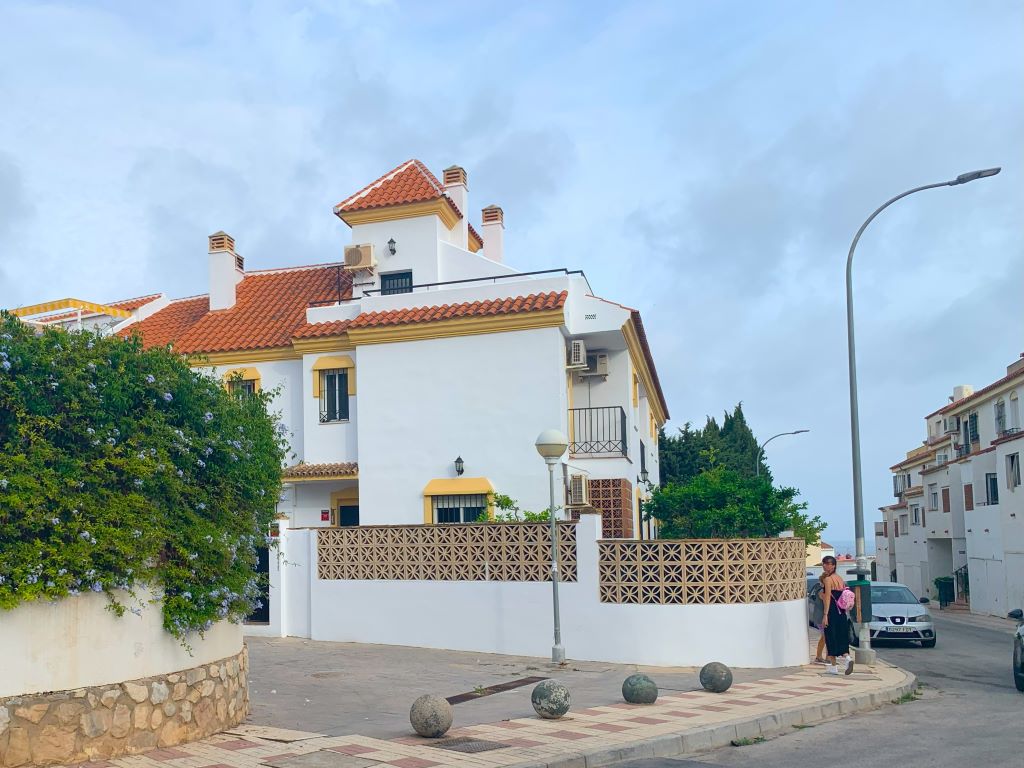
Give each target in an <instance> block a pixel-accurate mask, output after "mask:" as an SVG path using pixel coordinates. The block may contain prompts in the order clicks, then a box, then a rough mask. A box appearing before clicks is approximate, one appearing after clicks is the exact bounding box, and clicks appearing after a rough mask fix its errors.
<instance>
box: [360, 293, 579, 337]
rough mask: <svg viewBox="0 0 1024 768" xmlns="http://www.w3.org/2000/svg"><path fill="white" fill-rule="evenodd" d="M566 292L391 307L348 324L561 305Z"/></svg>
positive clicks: (450, 317)
mask: <svg viewBox="0 0 1024 768" xmlns="http://www.w3.org/2000/svg"><path fill="white" fill-rule="evenodd" d="M567 295H568V292H567V291H562V292H561V293H555V292H554V291H551V292H550V293H536V294H531V295H529V296H515V297H512V298H508V299H488V300H486V301H472V302H469V301H467V302H463V303H461V304H442V305H440V306H433V307H412V308H402V309H392V310H388V311H386V312H363V313H362V314H360V315H359V316H358V317H356V319H355V320H353V321H352V322H351V324H350V325H349V328H379V327H382V326H389V325H409V324H412V323H432V322H437V321H439V320H454V319H456V318H460V317H486V316H493V315H515V314H519V313H521V312H540V311H544V310H549V309H561V308H562V307H564V306H565V299H566V296H567Z"/></svg>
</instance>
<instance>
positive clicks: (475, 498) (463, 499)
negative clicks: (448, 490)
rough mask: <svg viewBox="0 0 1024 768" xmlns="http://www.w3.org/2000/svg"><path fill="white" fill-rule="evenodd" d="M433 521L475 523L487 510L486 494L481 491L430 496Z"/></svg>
mask: <svg viewBox="0 0 1024 768" xmlns="http://www.w3.org/2000/svg"><path fill="white" fill-rule="evenodd" d="M430 501H431V507H432V508H433V510H434V522H435V523H475V522H476V521H477V520H479V519H480V516H481V515H483V514H484V513H485V512H486V511H487V496H486V495H485V494H482V493H476V494H461V495H458V496H431V497H430Z"/></svg>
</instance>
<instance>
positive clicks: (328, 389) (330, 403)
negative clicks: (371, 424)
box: [318, 368, 348, 424]
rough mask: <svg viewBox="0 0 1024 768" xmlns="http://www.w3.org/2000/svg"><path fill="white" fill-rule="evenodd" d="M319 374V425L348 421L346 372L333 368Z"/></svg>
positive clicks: (342, 369) (343, 369) (345, 370)
mask: <svg viewBox="0 0 1024 768" xmlns="http://www.w3.org/2000/svg"><path fill="white" fill-rule="evenodd" d="M318 373H319V374H320V423H321V424H328V423H330V422H332V421H348V370H347V369H345V368H333V369H329V370H326V371H319V372H318Z"/></svg>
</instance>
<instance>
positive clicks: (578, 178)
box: [0, 0, 1024, 541]
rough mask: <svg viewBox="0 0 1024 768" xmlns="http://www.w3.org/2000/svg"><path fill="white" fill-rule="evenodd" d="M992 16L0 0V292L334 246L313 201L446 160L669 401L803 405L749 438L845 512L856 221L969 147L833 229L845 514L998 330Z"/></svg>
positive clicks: (999, 196)
mask: <svg viewBox="0 0 1024 768" xmlns="http://www.w3.org/2000/svg"><path fill="white" fill-rule="evenodd" d="M1022 44H1024V6H1022V5H1021V4H1020V3H1016V2H1011V0H1006V2H977V1H974V2H970V3H967V2H951V1H948V2H934V1H933V2H919V3H914V2H902V3H892V2H878V3H871V2H859V3H838V2H821V3H808V2H793V3H785V2H756V3H755V2H752V1H748V2H697V1H695V0H694V1H690V2H682V1H679V2H666V3H658V2H646V3H635V4H627V3H612V2H608V3H603V2H594V1H593V0H589V1H588V2H580V3H568V2H565V3H561V2H544V3H540V2H538V3H526V2H523V3H499V2H469V1H467V2H452V3H444V2H429V3H427V2H407V3H403V2H384V1H381V2H350V3H344V2H330V1H328V0H323V1H322V2H307V3H304V4H298V3H296V4H288V3H284V2H266V3H232V2H226V1H225V2H208V1H207V2H201V3H199V2H197V3H187V2H172V3H163V4H154V3H126V2H113V1H111V2H95V3H60V2H50V3H45V2H31V3H29V2H25V3H20V2H11V0H0V307H2V306H6V307H10V306H15V305H18V304H27V303H33V302H36V301H42V300H46V299H51V298H58V297H62V296H68V295H73V296H77V297H81V298H87V299H93V300H100V301H106V300H113V299H119V298H125V297H130V296H135V295H139V294H144V293H150V292H156V291H164V292H167V293H169V294H171V295H172V296H185V295H192V294H197V293H203V292H205V291H206V236H207V235H208V234H209V233H210V232H213V231H215V230H217V229H225V230H227V231H229V232H231V233H232V234H233V235H234V236H235V238H236V241H237V243H238V248H239V250H240V252H242V253H243V254H244V255H245V257H246V263H247V265H249V266H250V267H253V268H263V267H272V266H283V265H296V264H308V263H316V262H324V261H334V260H337V259H338V258H339V257H340V254H341V248H342V245H343V244H344V243H345V242H347V240H348V233H347V230H346V228H345V227H344V225H343V224H341V222H339V221H338V220H337V219H335V218H334V217H333V216H332V215H331V206H332V204H334V203H336V202H337V201H339V200H341V199H343V198H344V197H346V196H347V195H348V194H350V193H351V192H353V191H355V190H356V189H358V188H360V187H361V186H362V185H363V184H365V183H366V182H368V181H370V180H372V179H373V178H376V176H378V175H379V174H381V173H383V172H384V171H386V170H388V169H390V168H392V167H394V166H395V165H398V164H399V163H401V162H402V161H404V160H406V159H408V158H410V157H417V158H420V159H421V160H423V161H424V162H426V163H427V164H428V165H429V166H430V167H431V168H433V169H435V171H439V170H440V169H441V168H443V167H445V166H447V165H449V164H451V163H458V164H460V165H463V166H464V167H465V168H466V169H467V171H468V173H469V181H470V200H471V204H472V207H473V209H474V210H477V209H479V208H480V207H482V206H484V205H486V204H488V203H498V204H500V205H501V206H502V207H503V208H504V210H505V217H506V226H507V232H506V254H507V259H508V261H509V262H510V263H511V264H512V265H513V266H516V267H518V268H521V269H523V270H531V269H543V268H548V267H554V266H563V265H564V266H569V267H573V268H582V269H584V270H585V271H586V273H587V275H588V277H589V278H590V281H591V284H592V285H593V286H594V288H595V290H596V291H598V292H599V293H602V294H604V295H606V296H608V297H611V298H614V299H616V300H619V301H621V302H623V303H626V304H630V305H633V306H636V307H639V308H640V309H641V310H642V311H643V313H644V317H645V322H646V325H647V328H648V333H649V335H650V337H651V341H652V345H653V348H654V353H655V357H656V359H657V361H658V366H659V371H660V374H661V378H662V381H663V384H664V386H665V390H666V393H667V396H668V400H669V406H670V408H671V411H672V414H673V417H674V422H673V423H674V425H676V426H678V425H681V424H683V423H684V422H686V421H693V422H696V423H702V422H703V420H704V418H705V416H706V415H707V414H720V413H721V411H722V410H724V409H725V408H729V407H731V406H732V405H734V404H735V403H736V402H738V401H743V404H744V409H745V411H746V412H747V415H748V419H749V420H750V422H751V424H752V426H753V427H754V429H755V431H756V432H757V434H758V435H759V436H760V437H761V438H765V437H768V436H770V435H772V434H774V433H776V432H780V431H784V430H789V429H795V428H808V429H810V430H811V432H810V433H809V434H807V435H801V436H798V437H793V438H782V439H780V440H777V441H776V442H774V443H772V445H771V446H770V450H769V455H768V458H769V460H770V462H771V464H772V466H773V468H774V471H775V474H776V477H777V479H778V480H780V481H781V482H784V483H786V484H791V485H796V486H798V487H800V488H801V489H802V490H803V492H804V497H805V498H806V500H807V501H809V502H810V504H811V508H812V510H813V511H814V512H816V513H818V514H821V515H822V516H823V517H824V518H825V519H826V520H828V521H829V523H830V528H829V531H828V533H827V535H828V536H829V537H830V538H833V539H837V540H839V541H846V540H850V539H852V529H853V524H852V512H851V501H850V497H851V490H850V489H851V481H850V471H849V456H850V448H849V423H848V415H847V413H848V411H847V388H846V358H845V355H846V347H845V344H846V337H845V324H844V318H845V314H844V312H845V310H844V304H843V290H844V288H843V273H844V267H845V257H846V251H847V249H848V247H849V241H850V239H851V237H852V235H853V233H854V232H855V231H856V229H857V227H858V226H859V225H860V223H861V221H863V219H864V218H865V217H866V216H867V215H868V214H869V213H870V212H871V211H872V210H873V209H874V208H875V207H876V206H877V205H879V204H881V203H882V202H883V201H884V200H886V199H887V198H888V197H890V196H892V195H894V194H896V193H898V192H901V191H903V190H904V189H907V188H909V187H912V186H917V185H919V184H924V183H929V182H934V181H941V180H944V179H947V178H951V177H953V176H955V175H956V174H958V173H961V172H963V171H967V170H971V169H975V168H984V167H988V166H993V165H1001V166H1002V167H1003V172H1002V174H1001V175H1000V176H998V177H996V178H994V179H988V180H985V181H979V182H976V183H973V184H969V185H966V186H962V187H955V188H943V189H940V190H936V191H931V192H926V193H923V194H921V195H917V196H915V197H913V198H910V199H909V200H906V201H903V202H901V203H900V204H898V206H896V207H894V208H893V209H890V210H889V211H887V212H886V213H885V214H884V215H883V217H882V218H880V219H879V220H878V221H877V222H876V223H875V224H874V225H872V228H871V229H870V230H869V231H868V233H867V234H866V235H865V237H864V239H863V240H862V242H861V245H860V247H859V249H858V256H857V269H856V287H857V295H858V304H857V312H858V315H857V316H858V323H859V325H858V343H859V352H860V355H859V364H860V376H861V413H862V432H863V444H864V467H865V505H866V507H867V508H868V511H869V521H870V520H871V519H873V518H874V517H875V515H874V514H872V513H873V512H874V509H875V508H877V507H878V506H879V505H881V504H885V503H888V502H889V500H890V493H891V490H890V489H891V485H890V480H889V473H888V466H889V465H890V464H892V463H894V462H895V461H896V460H898V459H900V458H901V457H902V456H903V454H904V452H905V451H906V450H908V449H910V448H913V447H915V446H916V445H918V444H919V443H920V439H921V436H922V434H923V421H922V418H921V417H922V416H923V415H924V414H926V413H928V412H929V411H931V410H933V409H934V408H937V407H938V406H940V405H942V404H943V403H944V402H945V401H946V397H947V395H948V394H949V393H950V392H951V389H952V387H953V385H954V384H959V383H973V384H975V385H976V386H980V385H983V384H986V383H988V382H990V381H993V380H995V379H996V378H999V377H1000V376H1001V375H1003V373H1005V366H1006V365H1007V364H1008V363H1010V362H1011V361H1012V360H1014V359H1015V358H1016V357H1017V356H1018V355H1019V354H1020V353H1021V352H1024V311H1022V302H1021V297H1022V289H1024V258H1022V257H1024V229H1022V227H1021V213H1022V211H1024V184H1022V172H1024V56H1022V54H1021V50H1022V47H1024V46H1022ZM477 216H478V214H477ZM475 218H476V216H475Z"/></svg>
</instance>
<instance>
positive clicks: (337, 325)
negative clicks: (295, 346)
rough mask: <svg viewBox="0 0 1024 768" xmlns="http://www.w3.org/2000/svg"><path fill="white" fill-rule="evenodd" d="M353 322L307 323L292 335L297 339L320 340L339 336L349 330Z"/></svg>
mask: <svg viewBox="0 0 1024 768" xmlns="http://www.w3.org/2000/svg"><path fill="white" fill-rule="evenodd" d="M351 322H352V321H351V320H330V321H328V322H326V323H306V324H305V325H300V326H299V327H298V328H296V329H295V332H294V333H293V334H292V337H293V338H296V339H319V338H321V337H322V336H337V335H338V334H339V333H342V332H343V331H344V330H345V329H346V328H348V326H349V324H350V323H351Z"/></svg>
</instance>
